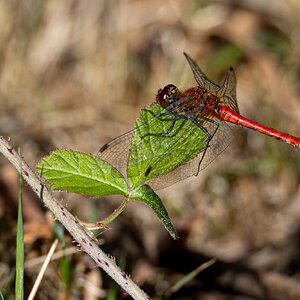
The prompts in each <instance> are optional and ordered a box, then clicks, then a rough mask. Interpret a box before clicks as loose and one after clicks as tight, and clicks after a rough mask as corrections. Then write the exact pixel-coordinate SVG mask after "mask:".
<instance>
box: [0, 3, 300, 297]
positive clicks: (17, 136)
mask: <svg viewBox="0 0 300 300" xmlns="http://www.w3.org/2000/svg"><path fill="white" fill-rule="evenodd" d="M299 28H300V4H299V2H298V1H296V0H291V1H280V0H273V1H259V0H255V1H250V0H246V1H192V0H185V1H183V0H182V1H158V0H154V1H115V0H111V1H95V0H92V1H75V0H67V1H60V0H52V1H30V0H27V1H0V135H4V136H5V137H10V138H11V141H12V144H13V145H14V147H16V148H17V147H20V149H21V151H22V154H23V156H24V157H25V159H26V160H27V162H28V163H29V164H30V165H31V166H32V167H34V166H35V165H36V163H37V162H38V161H39V160H40V159H41V157H43V156H45V155H47V154H49V152H50V151H51V150H54V149H56V148H72V149H76V150H80V151H85V152H90V153H96V152H97V150H98V149H99V147H100V146H101V145H102V144H103V143H105V142H107V141H108V140H110V139H112V138H114V137H116V136H117V135H119V134H121V133H123V132H125V131H127V130H129V129H131V128H133V126H134V120H135V118H136V117H138V115H139V112H140V110H141V109H142V108H143V107H145V106H146V105H149V104H150V103H151V102H152V101H154V100H155V93H156V91H157V89H158V88H160V87H162V86H164V85H165V84H167V83H170V82H172V83H174V84H176V85H178V86H180V87H187V86H191V85H193V84H194V80H193V78H192V74H191V71H190V70H189V67H188V65H187V63H186V61H185V59H184V57H183V55H182V52H183V51H186V52H187V53H189V54H190V55H191V56H192V57H194V58H195V59H196V60H197V62H198V63H199V64H200V66H201V67H203V69H204V70H205V71H206V72H207V74H208V76H209V77H210V78H212V79H213V80H216V81H218V80H220V79H221V77H222V76H223V75H224V74H225V72H226V70H227V69H228V67H229V66H233V67H234V68H235V70H236V73H237V77H238V91H237V92H238V101H239V107H240V111H241V112H242V114H243V115H244V116H247V117H249V118H252V119H254V120H256V121H260V122H263V123H264V124H266V125H269V126H272V127H276V128H278V129H282V130H286V131H288V132H290V133H293V134H295V135H298V136H299V135H300V130H299V128H300V85H299V82H300V30H299ZM234 133H235V137H236V138H235V139H234V140H233V142H232V144H231V146H230V147H229V148H228V150H227V151H226V152H225V153H224V154H222V156H221V157H220V158H218V159H217V160H216V161H215V162H214V163H213V164H211V165H210V166H209V167H208V168H207V169H205V170H204V171H203V172H201V174H200V175H199V176H198V177H197V178H191V179H188V180H185V181H183V182H180V183H178V184H176V185H174V186H172V187H170V188H168V189H166V190H163V191H161V192H160V193H159V194H160V196H161V197H162V198H163V200H164V203H165V205H166V207H167V208H168V211H169V213H170V216H171V218H172V220H173V222H174V224H175V226H176V228H177V230H178V232H179V235H180V240H179V241H176V242H174V241H172V239H171V237H169V236H168V234H167V233H166V232H165V229H164V228H163V227H162V225H161V224H160V222H159V221H158V220H157V218H156V216H155V215H153V213H152V212H151V211H150V210H149V209H148V208H147V207H145V206H144V205H142V204H139V203H137V202H135V203H131V204H130V205H129V206H128V208H127V209H126V211H125V212H124V213H123V214H122V215H121V216H120V217H119V218H118V219H117V220H116V221H115V222H113V223H112V225H111V229H110V230H108V231H106V232H105V233H104V234H102V235H101V236H100V237H101V238H102V243H103V246H102V247H103V249H104V250H105V251H106V252H107V253H109V254H111V255H113V256H115V257H116V259H117V261H121V262H122V261H123V262H124V264H125V270H126V272H128V273H129V274H131V275H132V277H133V279H134V280H135V281H136V282H138V284H139V285H140V286H141V287H142V288H143V289H144V290H145V291H147V292H148V293H149V294H150V295H151V296H152V297H153V298H154V297H156V299H162V297H163V296H161V295H163V294H164V293H166V291H168V290H169V289H170V287H171V286H172V285H173V284H174V283H176V282H177V281H178V280H179V279H180V278H182V277H183V276H184V275H186V274H188V273H189V272H191V271H192V270H194V269H196V268H197V267H198V266H199V265H201V264H203V263H204V262H206V261H208V260H209V259H210V258H217V262H216V263H215V264H213V265H212V266H210V267H209V268H208V269H206V270H205V271H203V272H201V273H200V274H199V275H198V276H197V277H196V278H195V279H194V280H192V281H190V282H189V283H188V284H187V285H185V286H184V287H183V288H182V289H181V290H180V291H178V292H177V293H174V294H172V295H171V296H169V297H170V298H171V299H202V300H211V299H213V300H215V299H216V300H224V299H239V300H240V299H274V300H277V299H300V285H299V282H298V280H299V276H300V272H299V271H300V250H299V249H300V248H299V247H300V184H299V183H300V153H299V149H294V148H293V147H291V146H289V145H285V144H283V143H280V142H278V141H276V140H272V139H270V138H267V137H265V136H262V135H260V134H258V133H256V132H252V131H250V130H245V129H241V128H236V129H234ZM0 166H1V168H0V218H1V219H0V220H1V223H0V224H1V232H0V235H1V238H0V290H1V291H2V293H3V294H4V296H5V299H13V282H12V281H13V280H12V277H13V276H14V275H13V273H12V272H13V268H14V251H15V225H16V224H15V222H16V212H17V195H18V177H17V174H16V172H15V171H14V170H13V169H12V167H11V166H10V165H9V164H8V163H7V161H6V160H5V159H4V158H3V157H0ZM58 197H60V198H64V201H65V204H66V205H67V207H68V209H70V210H71V211H72V212H73V213H74V214H76V215H78V216H80V217H81V218H84V219H97V218H102V217H104V216H105V215H107V214H108V213H109V212H111V211H112V210H113V208H114V207H115V206H116V205H117V204H118V203H119V201H120V200H119V199H115V198H106V199H102V200H95V199H93V200H87V199H86V198H83V197H81V196H80V197H79V196H74V195H65V194H63V195H62V194H58ZM24 202H25V203H24V217H25V229H26V237H25V238H26V262H27V263H30V262H32V259H33V258H36V257H39V256H41V255H44V254H45V253H47V251H48V250H49V247H50V245H51V242H52V241H53V238H54V233H53V231H54V229H53V226H52V224H53V221H52V218H51V216H48V215H47V212H46V210H45V209H44V208H43V206H42V204H41V201H40V200H39V199H37V198H36V197H35V196H34V195H33V193H31V191H30V190H29V189H28V188H26V189H25V196H24ZM95 211H99V214H95ZM65 240H66V245H65V247H66V248H69V247H72V246H73V244H72V242H71V239H70V237H69V236H68V234H67V233H66V239H65ZM61 247H62V246H60V248H61ZM68 257H69V258H70V263H71V264H70V266H69V267H65V269H66V270H67V275H65V276H63V275H62V274H63V271H62V270H63V267H62V264H61V263H60V264H59V263H58V262H57V261H56V262H53V263H52V264H51V266H50V267H49V269H48V271H47V274H46V278H45V279H44V281H43V286H42V288H40V290H39V294H38V296H37V298H36V299H68V298H69V299H97V295H98V299H106V297H107V296H106V295H107V293H108V292H110V291H112V290H113V289H114V288H113V284H112V281H111V280H110V278H108V276H107V275H106V274H105V273H104V272H102V271H100V270H98V269H96V268H94V265H93V263H92V261H91V260H89V259H88V257H86V256H84V255H83V254H82V253H81V252H79V253H77V252H76V253H75V254H73V255H70V256H68ZM39 268H40V265H39V264H38V265H34V266H30V267H28V268H27V269H26V278H25V280H26V291H27V292H28V291H29V290H30V288H31V286H32V283H33V281H34V280H35V277H36V274H37V272H38V270H39ZM68 276H69V277H70V279H67V278H66V277H68ZM63 282H64V283H63ZM89 284H91V285H92V286H94V287H95V288H94V289H93V288H90V286H89ZM93 297H94V298H93ZM120 297H126V295H124V294H122V293H120V294H119V295H118V296H117V297H116V298H117V299H119V298H120Z"/></svg>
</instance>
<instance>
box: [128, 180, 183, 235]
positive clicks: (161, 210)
mask: <svg viewBox="0 0 300 300" xmlns="http://www.w3.org/2000/svg"><path fill="white" fill-rule="evenodd" d="M129 197H130V199H135V200H138V201H141V202H144V203H145V204H147V205H148V206H150V207H151V208H152V209H153V211H154V212H155V214H156V215H157V216H158V218H159V219H160V221H161V222H162V223H163V225H164V226H165V228H166V229H167V231H168V232H169V233H170V235H171V236H172V237H173V238H174V239H178V235H177V233H176V230H175V228H174V226H173V224H172V222H171V220H170V217H169V215H168V212H167V210H166V209H165V207H164V205H163V203H162V201H161V199H160V198H159V197H158V195H157V194H156V193H155V192H154V191H153V190H152V189H151V187H150V186H148V185H141V186H139V187H138V188H137V189H135V190H134V191H132V193H131V194H130V196H129Z"/></svg>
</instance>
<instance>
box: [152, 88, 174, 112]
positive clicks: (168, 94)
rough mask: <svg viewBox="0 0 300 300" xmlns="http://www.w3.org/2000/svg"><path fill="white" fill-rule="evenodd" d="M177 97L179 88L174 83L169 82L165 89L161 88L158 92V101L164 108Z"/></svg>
mask: <svg viewBox="0 0 300 300" xmlns="http://www.w3.org/2000/svg"><path fill="white" fill-rule="evenodd" d="M177 98H178V88H177V87H176V86H175V85H173V84H168V85H166V86H165V87H164V88H163V89H159V90H158V92H157V94H156V102H158V103H159V104H160V105H161V106H162V107H164V108H166V107H168V106H169V105H170V104H171V103H172V102H173V101H174V100H176V99H177Z"/></svg>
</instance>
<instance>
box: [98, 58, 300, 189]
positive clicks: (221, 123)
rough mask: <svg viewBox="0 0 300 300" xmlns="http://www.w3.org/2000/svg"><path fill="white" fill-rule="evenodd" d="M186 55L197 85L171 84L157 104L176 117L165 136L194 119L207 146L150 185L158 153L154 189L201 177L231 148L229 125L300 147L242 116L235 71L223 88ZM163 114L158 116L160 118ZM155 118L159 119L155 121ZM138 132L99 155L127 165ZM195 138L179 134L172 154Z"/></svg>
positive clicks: (297, 141) (299, 140)
mask: <svg viewBox="0 0 300 300" xmlns="http://www.w3.org/2000/svg"><path fill="white" fill-rule="evenodd" d="M184 55H185V58H186V59H187V61H188V63H189V65H190V67H191V69H192V72H193V74H194V77H195V80H196V82H197V86H195V87H191V88H188V89H186V90H184V91H180V90H179V89H178V88H177V87H176V86H175V85H173V84H168V85H166V86H165V87H164V88H163V89H160V90H159V91H158V92H157V95H156V102H157V103H158V104H160V105H161V107H163V108H164V109H165V110H166V111H167V112H168V113H169V114H171V115H172V116H173V117H174V119H173V123H172V125H171V127H170V128H169V130H167V132H166V133H164V134H165V135H168V134H170V133H171V132H172V129H173V127H174V124H175V122H176V121H177V120H180V119H186V120H190V121H192V122H193V123H194V124H195V125H197V127H196V128H197V130H201V131H202V132H204V133H205V136H206V140H205V143H206V147H205V149H204V150H203V149H200V150H199V153H198V155H197V156H196V157H192V158H191V159H190V160H188V161H183V163H182V164H179V165H178V166H175V167H174V168H173V169H172V170H169V171H168V172H167V173H166V174H162V175H160V176H158V177H156V178H153V179H151V180H150V181H149V182H147V178H146V177H147V175H148V174H149V173H150V171H151V170H152V169H153V168H155V165H157V164H158V161H159V160H160V159H161V158H160V156H159V155H157V154H156V153H154V154H153V157H151V158H147V159H151V164H150V165H149V167H148V169H147V170H146V171H145V174H144V175H145V182H147V184H149V185H150V186H151V187H152V188H154V189H159V188H164V187H166V186H169V185H171V184H173V183H175V182H177V181H179V180H182V179H185V178H187V177H189V176H192V175H198V173H199V171H200V170H202V169H203V168H205V167H206V166H207V165H208V164H209V163H210V162H212V161H213V160H214V159H215V158H216V157H217V156H218V155H219V154H220V153H222V152H223V151H224V150H225V149H226V148H227V146H228V145H229V143H230V140H231V137H232V132H231V129H230V128H229V127H228V125H227V124H226V122H228V123H233V124H236V125H240V126H243V127H247V128H250V129H253V130H256V131H258V132H260V133H263V134H266V135H268V136H270V137H273V138H276V139H278V140H280V141H283V142H285V143H288V144H291V145H292V146H294V147H297V148H299V147H300V138H298V137H295V136H292V135H290V134H287V133H284V132H280V131H278V130H276V129H273V128H270V127H267V126H264V125H261V124H259V123H256V122H254V121H252V120H249V119H247V118H245V117H243V116H242V115H240V114H239V109H238V105H237V99H236V76H235V72H234V70H233V69H232V68H230V69H229V70H228V72H227V74H226V76H225V78H224V81H223V83H222V85H221V86H218V85H217V84H215V83H213V82H211V81H210V80H209V79H208V78H207V77H206V75H205V74H204V73H203V72H202V70H201V69H200V68H199V66H198V65H197V64H196V62H195V61H194V60H193V59H192V58H191V57H190V56H189V55H187V54H186V53H184ZM161 115H162V114H160V115H157V116H155V117H157V118H160V117H161ZM153 119H154V120H155V118H153ZM145 126H149V125H145ZM194 127H195V126H194ZM136 130H137V129H135V130H132V131H130V132H128V133H125V134H124V135H122V136H120V137H118V138H116V139H114V140H113V141H111V142H109V143H107V144H105V145H104V146H103V147H101V149H100V150H99V156H100V157H101V158H102V159H104V160H107V161H108V162H110V163H112V164H114V165H116V166H123V167H124V166H126V164H127V163H128V157H129V155H130V148H131V142H132V138H133V137H134V134H135V132H136ZM192 135H193V132H178V133H177V134H176V137H175V138H174V140H175V141H174V144H173V145H172V146H171V147H170V151H172V149H176V147H175V146H174V145H175V144H176V143H177V144H179V143H182V142H183V141H184V139H188V138H190V137H192ZM186 151H188V149H187V150H186ZM164 155H168V153H164ZM155 156H157V157H155ZM187 157H188V156H187ZM127 167H128V166H127Z"/></svg>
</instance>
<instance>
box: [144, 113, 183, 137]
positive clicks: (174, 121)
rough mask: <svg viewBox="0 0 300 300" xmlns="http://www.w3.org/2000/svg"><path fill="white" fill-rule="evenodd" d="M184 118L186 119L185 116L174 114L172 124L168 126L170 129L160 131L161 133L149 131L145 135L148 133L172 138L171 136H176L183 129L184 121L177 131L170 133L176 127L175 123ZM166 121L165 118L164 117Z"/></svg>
mask: <svg viewBox="0 0 300 300" xmlns="http://www.w3.org/2000/svg"><path fill="white" fill-rule="evenodd" d="M183 119H186V118H183V117H179V116H174V118H173V119H172V124H171V125H170V127H169V128H168V130H167V131H166V132H159V133H147V134H145V135H144V136H143V138H144V137H146V136H148V135H150V136H158V137H168V138H171V137H174V136H176V134H177V133H178V132H179V131H180V130H181V128H182V126H183V124H184V122H182V123H181V124H180V125H179V127H178V128H177V129H176V131H175V132H174V133H173V134H170V133H171V132H172V130H173V129H174V126H175V123H176V121H178V120H183ZM164 121H165V119H164Z"/></svg>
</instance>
